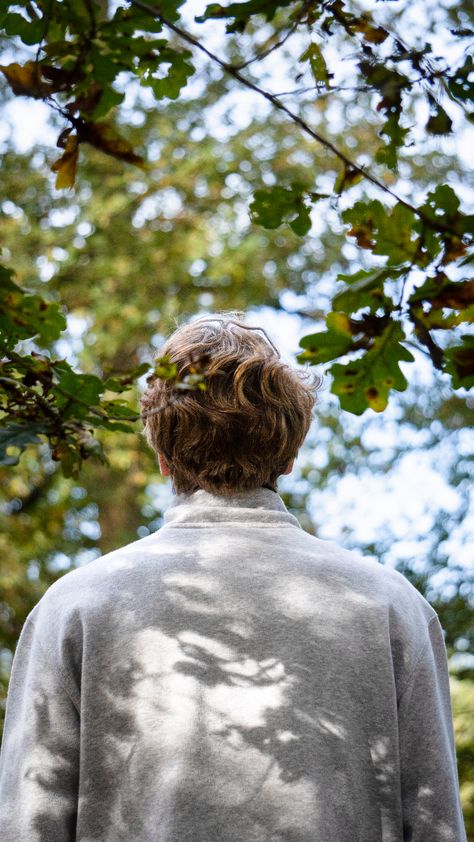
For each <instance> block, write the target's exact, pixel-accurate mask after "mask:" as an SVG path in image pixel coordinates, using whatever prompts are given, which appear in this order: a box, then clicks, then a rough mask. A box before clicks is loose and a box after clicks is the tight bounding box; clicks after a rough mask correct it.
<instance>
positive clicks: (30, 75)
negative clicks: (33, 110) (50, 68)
mask: <svg viewBox="0 0 474 842" xmlns="http://www.w3.org/2000/svg"><path fill="white" fill-rule="evenodd" d="M0 70H1V71H2V73H3V74H4V76H5V77H6V80H7V82H8V84H9V85H10V88H11V89H12V91H13V93H14V94H16V96H31V97H33V98H34V99H44V98H45V97H47V96H49V95H50V94H51V93H54V90H55V89H54V87H53V86H52V85H49V84H48V83H47V82H45V81H44V79H43V78H42V74H41V65H40V64H38V63H37V62H36V61H27V62H26V64H23V65H22V64H17V62H13V64H7V65H5V64H1V65H0Z"/></svg>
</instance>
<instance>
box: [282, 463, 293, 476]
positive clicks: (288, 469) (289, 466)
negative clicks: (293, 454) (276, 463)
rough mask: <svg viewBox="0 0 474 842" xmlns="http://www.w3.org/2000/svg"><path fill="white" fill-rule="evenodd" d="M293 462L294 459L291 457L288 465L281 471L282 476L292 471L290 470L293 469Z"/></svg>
mask: <svg viewBox="0 0 474 842" xmlns="http://www.w3.org/2000/svg"><path fill="white" fill-rule="evenodd" d="M294 464H295V460H294V459H292V460H291V462H290V463H289V465H288V467H287V468H286V470H285V471H283V476H285V477H286V475H287V474H291V472H292V470H293V465H294Z"/></svg>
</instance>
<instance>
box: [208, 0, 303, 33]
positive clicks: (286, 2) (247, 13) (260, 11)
mask: <svg viewBox="0 0 474 842" xmlns="http://www.w3.org/2000/svg"><path fill="white" fill-rule="evenodd" d="M292 2H293V0H279V2H278V3H275V2H273V0H247V2H246V3H231V4H230V6H221V5H220V3H211V4H210V5H209V6H206V10H205V12H204V14H203V15H199V16H198V17H196V18H195V21H196V23H205V21H207V20H213V19H214V20H215V19H222V18H233V22H232V23H229V24H227V27H226V31H227V32H243V31H244V30H245V28H246V26H247V24H248V23H249V20H250V17H251V16H252V15H264V16H265V18H266V20H267V21H270V20H273V18H274V17H275V15H276V14H277V12H278V11H279V9H280V8H284V7H285V6H290V5H291V4H292Z"/></svg>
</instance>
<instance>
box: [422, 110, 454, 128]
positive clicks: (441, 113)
mask: <svg viewBox="0 0 474 842" xmlns="http://www.w3.org/2000/svg"><path fill="white" fill-rule="evenodd" d="M452 127H453V121H452V120H451V117H450V116H449V115H448V114H447V113H446V111H445V110H444V108H442V107H441V105H437V106H436V111H435V113H434V114H432V115H431V117H430V118H429V120H428V122H427V124H426V131H427V132H429V134H436V135H442V134H449V133H450V131H451V129H452Z"/></svg>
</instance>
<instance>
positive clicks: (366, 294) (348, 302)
mask: <svg viewBox="0 0 474 842" xmlns="http://www.w3.org/2000/svg"><path fill="white" fill-rule="evenodd" d="M404 272H406V268H405V267H401V268H395V267H393V268H392V267H390V269H382V270H380V269H372V270H369V271H366V270H365V269H361V270H360V271H359V272H356V273H355V275H338V276H337V280H338V281H344V282H345V283H346V284H350V286H349V288H346V289H344V290H342V291H341V292H338V293H337V294H336V295H335V296H334V298H333V300H332V307H333V309H334V310H343V311H344V313H356V312H357V310H360V309H361V308H362V307H369V308H370V310H371V311H372V312H375V311H376V310H378V309H379V307H383V308H384V309H389V310H391V309H392V308H393V306H394V302H393V301H392V299H391V298H389V297H388V296H386V295H385V294H384V282H385V281H386V280H398V278H399V277H400V275H402V274H403V273H404Z"/></svg>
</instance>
